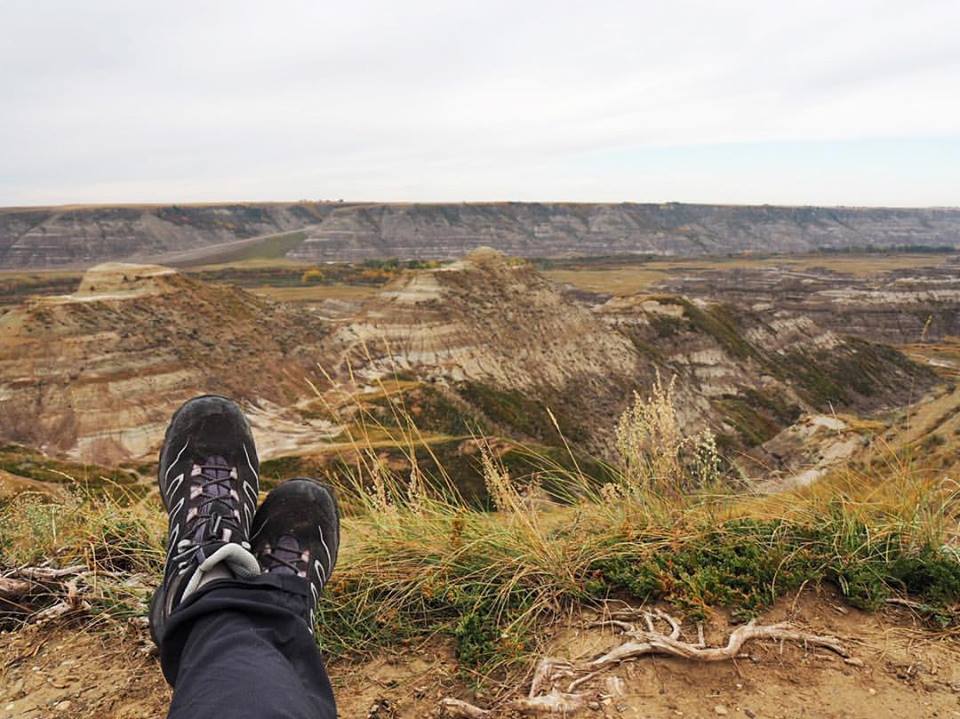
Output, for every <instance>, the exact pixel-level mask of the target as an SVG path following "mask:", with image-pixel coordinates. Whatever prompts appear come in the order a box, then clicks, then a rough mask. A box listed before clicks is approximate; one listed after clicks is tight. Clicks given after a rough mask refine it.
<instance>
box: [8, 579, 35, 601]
mask: <svg viewBox="0 0 960 719" xmlns="http://www.w3.org/2000/svg"><path fill="white" fill-rule="evenodd" d="M32 588H33V584H32V583H31V582H28V581H27V580H25V579H12V578H9V577H0V598H2V599H17V598H18V597H22V596H23V595H24V594H27V593H28V592H29V591H30V590H31V589H32Z"/></svg>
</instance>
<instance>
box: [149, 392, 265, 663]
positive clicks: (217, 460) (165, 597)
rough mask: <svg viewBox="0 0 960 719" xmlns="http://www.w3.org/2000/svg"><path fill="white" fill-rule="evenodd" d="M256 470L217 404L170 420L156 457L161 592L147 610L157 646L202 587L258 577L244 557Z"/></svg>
mask: <svg viewBox="0 0 960 719" xmlns="http://www.w3.org/2000/svg"><path fill="white" fill-rule="evenodd" d="M259 469H260V463H259V460H258V459H257V449H256V446H255V445H254V442H253V435H252V434H251V432H250V425H249V424H247V420H246V418H245V417H244V416H243V412H241V411H240V408H239V407H238V406H237V405H236V404H235V403H233V402H231V401H230V400H228V399H226V398H225V397H217V396H214V395H205V396H202V397H195V398H194V399H191V400H189V401H188V402H186V403H185V404H184V405H183V406H182V407H180V409H178V410H177V411H176V412H175V413H174V415H173V418H172V419H171V420H170V426H169V427H167V433H166V436H165V437H164V440H163V447H162V449H161V450H160V470H159V484H160V496H161V497H162V499H163V505H164V507H166V509H167V514H168V515H169V529H168V534H167V555H166V566H165V570H164V575H163V584H161V585H160V587H159V588H158V589H157V591H156V592H155V593H154V595H153V599H152V600H151V604H150V633H151V636H152V637H153V640H154V642H156V643H157V644H159V640H160V638H161V637H162V636H163V629H164V627H165V625H166V621H167V618H168V617H169V616H170V613H171V612H172V611H173V610H174V609H176V608H177V607H178V606H179V605H180V603H181V602H182V601H183V600H184V599H186V598H187V597H188V596H190V595H191V594H193V593H194V592H195V591H197V589H199V588H200V586H201V585H202V584H205V583H206V581H212V580H213V579H218V578H222V579H231V578H235V577H252V576H257V575H258V574H260V567H259V565H258V564H257V560H256V557H254V556H253V553H252V552H251V551H250V543H249V540H250V525H251V522H252V521H253V515H254V513H255V512H256V508H257V493H258V492H259V481H258V472H259Z"/></svg>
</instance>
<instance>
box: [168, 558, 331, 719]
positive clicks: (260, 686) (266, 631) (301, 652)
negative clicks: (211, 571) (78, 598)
mask: <svg viewBox="0 0 960 719" xmlns="http://www.w3.org/2000/svg"><path fill="white" fill-rule="evenodd" d="M309 601H310V597H309V585H308V583H307V581H306V580H303V579H300V578H298V577H290V576H271V575H264V576H261V577H256V578H254V579H251V580H222V581H215V582H211V583H210V584H209V585H207V586H206V587H204V588H203V589H202V590H200V591H199V592H197V593H196V594H195V595H193V596H191V597H190V598H189V599H188V600H187V601H186V602H184V603H183V604H182V605H181V606H180V607H178V608H177V609H176V611H174V612H173V613H172V614H171V615H170V619H169V621H168V623H167V628H166V631H165V633H164V636H163V637H162V638H161V641H160V663H161V666H162V668H163V673H164V676H165V677H166V678H167V681H168V682H169V683H170V684H171V685H172V686H173V687H174V693H173V701H172V702H171V705H170V713H169V714H168V718H169V719H207V718H208V717H209V718H211V719H212V718H214V717H215V718H216V719H224V717H231V718H233V717H236V718H237V719H244V718H247V717H249V718H250V719H274V718H275V719H335V718H336V716H337V711H336V705H335V703H334V698H333V690H332V689H331V687H330V680H329V679H328V678H327V673H326V670H325V668H324V666H323V660H322V659H321V657H320V651H319V649H318V648H317V645H316V642H315V641H314V637H313V635H312V634H311V633H310V631H309V629H308V626H307V621H306V618H307V615H308V611H309Z"/></svg>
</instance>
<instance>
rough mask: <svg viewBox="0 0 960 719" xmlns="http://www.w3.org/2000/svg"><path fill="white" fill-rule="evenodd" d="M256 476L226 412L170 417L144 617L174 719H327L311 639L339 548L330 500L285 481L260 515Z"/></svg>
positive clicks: (200, 406) (211, 406)
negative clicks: (152, 585)
mask: <svg viewBox="0 0 960 719" xmlns="http://www.w3.org/2000/svg"><path fill="white" fill-rule="evenodd" d="M258 472H259V462H258V460H257V453H256V447H255V446H254V442H253V435H252V433H251V431H250V426H249V424H248V423H247V420H246V418H245V417H244V416H243V413H242V412H241V410H240V408H239V407H238V406H237V405H236V404H235V403H233V402H231V401H230V400H228V399H226V398H224V397H217V396H203V397H198V398H195V399H193V400H190V401H189V402H186V403H185V404H184V405H183V406H182V407H181V408H180V409H179V410H177V412H176V413H175V414H174V416H173V418H172V419H171V422H170V425H169V426H168V427H167V432H166V435H165V437H164V443H163V447H162V449H161V451H160V465H159V472H158V486H159V487H158V488H159V490H160V497H161V499H162V501H163V504H164V507H165V508H166V510H167V513H168V515H169V529H168V533H167V554H166V562H165V568H164V576H163V581H162V583H161V585H160V586H159V587H158V589H157V591H156V592H155V593H154V596H153V598H152V600H151V606H150V617H149V624H150V631H151V635H152V637H153V638H154V641H155V642H156V643H157V645H158V646H159V648H160V653H161V666H162V668H163V672H164V676H165V677H166V679H167V681H168V682H170V684H171V685H173V687H174V700H173V704H172V706H171V710H170V715H171V716H173V717H177V718H179V717H194V718H201V719H202V718H203V717H208V716H209V717H213V716H216V717H218V719H220V718H221V717H224V716H229V717H251V719H253V718H254V717H255V718H256V719H262V718H263V717H291V718H293V719H296V718H298V717H319V718H320V719H334V718H335V717H336V709H335V707H334V702H333V695H332V692H331V690H330V683H329V680H328V679H327V676H326V672H325V671H324V668H323V662H322V661H321V659H320V654H319V651H318V649H317V646H316V644H315V642H314V639H313V624H314V610H315V608H316V603H317V601H318V599H319V596H320V592H321V591H322V590H323V587H324V585H325V584H326V582H327V580H328V579H329V577H330V575H331V574H332V573H333V569H334V565H335V563H336V559H337V551H338V548H339V539H340V520H339V510H338V508H337V502H336V497H335V496H334V494H333V492H332V490H329V489H328V488H325V487H322V486H321V485H319V484H317V483H316V482H313V481H312V480H305V479H300V480H291V481H289V482H287V483H285V484H283V485H281V486H280V487H278V488H276V489H275V490H273V491H272V492H270V494H269V495H268V497H267V499H266V500H265V501H264V503H263V505H262V506H260V508H259V509H257V508H256V504H257V499H258V494H259V477H258Z"/></svg>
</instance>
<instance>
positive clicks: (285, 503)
mask: <svg viewBox="0 0 960 719" xmlns="http://www.w3.org/2000/svg"><path fill="white" fill-rule="evenodd" d="M251 536H252V542H253V553H254V554H255V555H256V556H257V559H258V560H259V561H260V566H261V567H263V571H264V572H265V573H267V574H289V575H294V576H299V577H304V578H305V579H308V580H309V581H310V594H311V595H312V596H311V602H310V612H309V617H304V619H305V620H306V621H307V624H308V626H309V627H310V631H311V633H312V632H313V625H314V622H315V616H314V611H315V610H316V607H317V602H318V601H319V599H320V592H321V591H322V590H323V587H324V585H325V584H326V583H327V582H328V581H329V579H330V575H331V574H333V567H334V565H335V564H336V563H337V551H338V550H339V549H340V512H339V509H338V507H337V499H336V496H335V495H334V492H333V490H332V489H330V488H329V487H326V486H324V485H322V484H320V483H318V482H315V481H314V480H312V479H291V480H289V481H287V482H284V483H283V484H281V485H280V486H279V487H277V488H276V489H274V490H273V491H271V492H270V494H268V495H267V498H266V499H265V500H263V504H262V505H261V506H260V509H258V510H257V514H256V515H255V516H254V518H253V532H252V535H251Z"/></svg>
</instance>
